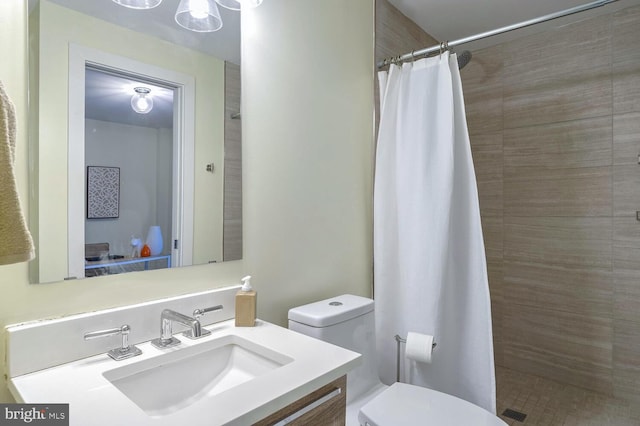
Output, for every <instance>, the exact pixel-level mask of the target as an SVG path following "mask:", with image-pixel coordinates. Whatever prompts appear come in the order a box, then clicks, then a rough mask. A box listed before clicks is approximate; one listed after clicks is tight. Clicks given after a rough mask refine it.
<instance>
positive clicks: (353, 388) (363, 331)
mask: <svg viewBox="0 0 640 426" xmlns="http://www.w3.org/2000/svg"><path fill="white" fill-rule="evenodd" d="M289 329H290V330H293V331H297V332H299V333H302V334H306V335H307V336H311V337H315V338H316V339H320V340H323V341H325V342H329V343H332V344H334V345H337V346H341V347H343V348H345V349H349V350H352V351H354V352H358V353H359V354H361V355H362V364H361V365H360V366H359V367H357V368H355V369H353V370H351V371H350V372H349V373H348V374H347V402H349V401H351V400H353V399H355V398H357V397H358V396H360V395H361V394H363V393H365V392H366V391H368V390H370V389H371V388H373V387H374V386H376V385H379V384H380V379H379V377H378V371H377V364H376V347H375V345H376V336H375V317H374V301H373V300H372V299H368V298H366V297H360V296H354V295H351V294H344V295H342V296H338V297H333V298H330V299H326V300H321V301H319V302H314V303H310V304H308V305H303V306H298V307H296V308H293V309H290V310H289Z"/></svg>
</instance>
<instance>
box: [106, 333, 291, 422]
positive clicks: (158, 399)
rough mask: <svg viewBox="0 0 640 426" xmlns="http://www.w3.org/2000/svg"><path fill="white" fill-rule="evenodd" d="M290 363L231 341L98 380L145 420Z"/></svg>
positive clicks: (213, 343) (167, 356)
mask: <svg viewBox="0 0 640 426" xmlns="http://www.w3.org/2000/svg"><path fill="white" fill-rule="evenodd" d="M291 361H293V359H292V358H290V357H288V356H286V355H284V354H281V353H279V352H276V351H274V350H271V349H269V348H267V347H264V346H261V345H259V344H256V343H253V342H251V341H249V340H247V339H244V338H242V337H239V336H237V335H226V336H223V337H220V338H218V339H215V340H212V341H210V342H206V343H203V344H200V345H195V346H190V347H185V348H181V349H179V350H174V351H171V352H168V353H166V354H162V355H160V356H157V357H154V358H151V359H147V360H143V361H140V362H134V363H132V364H129V365H126V366H123V367H120V368H115V369H113V370H109V371H105V372H104V373H103V375H104V377H105V378H106V379H107V380H108V381H109V382H110V383H111V384H113V386H115V387H116V388H117V389H118V390H119V391H120V392H122V393H123V394H124V395H125V396H126V397H127V398H129V399H130V400H131V401H133V402H134V403H135V404H136V405H137V406H138V407H140V408H141V409H142V410H143V411H144V412H145V413H147V415H149V416H154V417H159V416H165V415H167V414H172V413H175V412H176V411H179V410H181V409H183V408H185V407H187V406H189V405H191V404H193V403H194V402H196V401H198V400H200V399H201V398H204V397H211V396H214V395H217V394H220V393H222V392H225V391H227V390H229V389H231V388H234V387H236V386H238V385H240V384H242V383H246V382H249V381H251V380H253V379H255V378H256V377H259V376H261V375H264V374H266V373H269V372H270V371H273V370H275V369H277V368H279V367H282V366H283V365H285V364H288V363H290V362H291Z"/></svg>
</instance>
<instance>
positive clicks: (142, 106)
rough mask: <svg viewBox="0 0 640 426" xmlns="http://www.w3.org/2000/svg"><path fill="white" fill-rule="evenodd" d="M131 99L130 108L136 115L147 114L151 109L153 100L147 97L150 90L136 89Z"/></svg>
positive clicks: (144, 88)
mask: <svg viewBox="0 0 640 426" xmlns="http://www.w3.org/2000/svg"><path fill="white" fill-rule="evenodd" d="M133 90H135V92H136V93H135V94H134V95H133V96H132V97H131V108H133V110H134V111H135V112H137V113H138V114H148V113H149V111H151V110H152V109H153V98H152V97H151V96H149V93H151V90H149V89H147V88H146V87H136V88H135V89H133Z"/></svg>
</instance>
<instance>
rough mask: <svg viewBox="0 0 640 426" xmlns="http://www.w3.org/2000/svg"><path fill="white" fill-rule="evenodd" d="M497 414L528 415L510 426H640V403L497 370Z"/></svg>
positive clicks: (503, 369)
mask: <svg viewBox="0 0 640 426" xmlns="http://www.w3.org/2000/svg"><path fill="white" fill-rule="evenodd" d="M496 382H497V399H498V407H497V408H498V414H499V415H500V414H502V413H503V412H504V410H505V409H507V408H509V409H511V410H514V411H518V412H521V413H524V414H526V415H527V417H526V418H525V419H524V421H522V422H520V421H517V420H514V419H511V418H509V417H505V416H502V415H500V418H501V419H502V420H504V421H505V422H506V423H507V424H508V425H515V426H518V425H528V426H638V425H640V403H638V402H630V401H624V400H620V399H616V398H612V397H609V396H606V395H602V394H599V393H596V392H592V391H588V390H585V389H582V388H579V387H576V386H571V385H565V384H562V383H558V382H554V381H552V380H548V379H544V378H542V377H538V376H534V375H531V374H525V373H520V372H518V371H514V370H510V369H507V368H503V367H496Z"/></svg>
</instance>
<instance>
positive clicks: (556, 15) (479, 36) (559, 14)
mask: <svg viewBox="0 0 640 426" xmlns="http://www.w3.org/2000/svg"><path fill="white" fill-rule="evenodd" d="M616 1H618V0H597V1H593V2H591V3H587V4H583V5H582V6H576V7H572V8H569V9H565V10H562V11H560V12H555V13H551V14H549V15H545V16H541V17H539V18H535V19H530V20H528V21H524V22H520V23H517V24H513V25H508V26H506V27H502V28H498V29H495V30H491V31H486V32H484V33H480V34H476V35H472V36H469V37H465V38H461V39H458V40H454V41H445V42H442V43H440V44H439V45H437V46H432V47H427V48H425V49H421V50H414V51H413V52H409V53H405V54H404V55H401V56H396V57H393V58H388V59H385V60H384V61H382V62H379V63H378V69H380V68H383V67H385V66H387V65H389V64H392V63H395V64H397V63H399V62H404V61H406V60H408V59H415V58H416V57H417V56H422V55H427V54H429V53H433V52H440V51H442V50H447V49H448V48H449V47H454V46H458V45H460V44H465V43H469V42H471V41H476V40H481V39H483V38H487V37H492V36H494V35H498V34H502V33H506V32H509V31H513V30H517V29H520V28H524V27H529V26H531V25H535V24H540V23H542V22H546V21H551V20H552V19H557V18H562V17H563V16H569V15H573V14H574V13H579V12H584V11H587V10H590V9H595V8H596V7H600V6H604V5H606V4H609V3H613V2H616Z"/></svg>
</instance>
